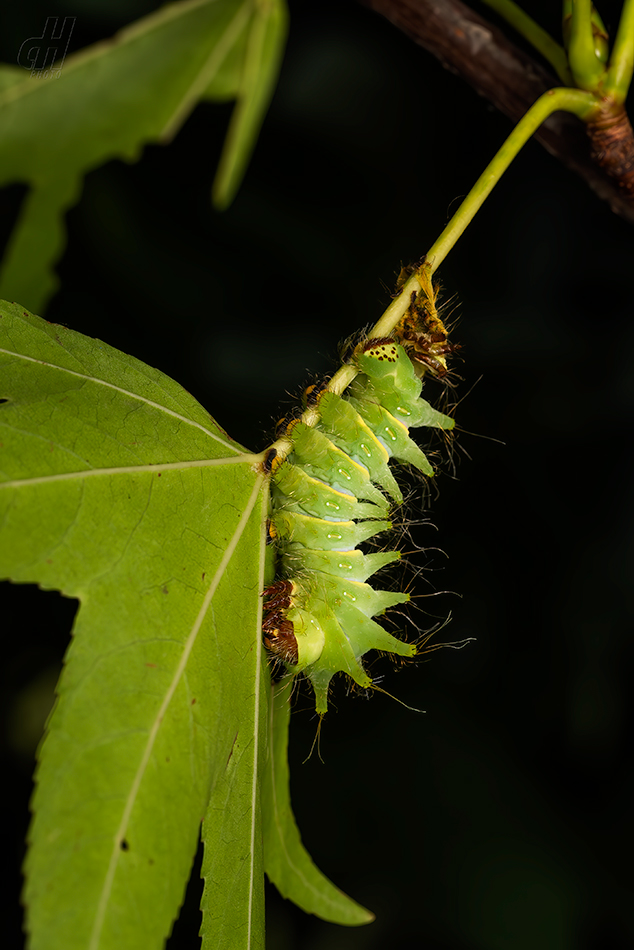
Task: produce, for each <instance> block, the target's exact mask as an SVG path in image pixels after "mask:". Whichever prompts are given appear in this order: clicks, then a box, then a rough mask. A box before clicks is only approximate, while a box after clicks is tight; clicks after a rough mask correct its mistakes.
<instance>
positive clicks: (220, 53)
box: [0, 0, 285, 309]
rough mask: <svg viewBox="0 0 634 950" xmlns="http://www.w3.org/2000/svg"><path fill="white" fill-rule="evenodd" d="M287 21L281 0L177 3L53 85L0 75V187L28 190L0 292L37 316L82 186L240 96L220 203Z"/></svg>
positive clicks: (265, 95)
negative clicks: (201, 110)
mask: <svg viewBox="0 0 634 950" xmlns="http://www.w3.org/2000/svg"><path fill="white" fill-rule="evenodd" d="M284 23H285V14H284V7H283V6H282V0H275V3H274V4H273V6H272V7H271V8H269V5H268V3H262V2H258V0H184V2H181V3H173V4H169V5H167V6H165V7H163V8H162V9H160V10H158V11H157V12H156V13H152V14H150V15H149V16H147V17H144V18H143V19H141V20H139V21H138V22H137V23H135V24H133V25H132V26H130V27H128V28H126V29H124V30H122V31H121V32H120V33H119V34H118V35H117V36H116V37H115V38H114V39H113V40H112V41H110V42H104V43H98V44H96V45H95V46H92V47H90V48H88V49H86V50H83V51H81V52H79V53H76V54H74V55H72V56H69V57H67V58H66V60H65V61H64V64H63V67H62V69H61V74H60V75H59V78H57V79H56V78H49V79H43V78H40V79H38V78H31V77H30V76H29V75H28V74H27V73H26V72H25V71H24V70H16V69H15V68H14V67H8V66H4V67H3V68H2V70H1V71H0V143H2V144H1V145H0V185H4V184H9V183H11V182H16V181H19V182H25V183H27V184H28V185H30V189H31V190H30V192H29V194H28V196H27V197H26V198H25V200H24V204H23V207H22V209H21V213H20V217H19V220H18V223H17V225H16V228H15V230H14V233H13V235H12V237H11V239H10V242H9V245H8V248H7V253H6V256H5V259H4V262H3V267H2V271H1V273H0V293H2V294H3V295H5V296H7V297H10V298H12V299H17V300H22V301H25V302H26V304H27V305H28V306H30V307H32V308H34V309H41V307H42V306H43V304H44V303H45V301H46V300H47V299H48V298H49V297H50V295H51V294H52V293H53V292H54V290H55V288H56V286H57V279H56V277H55V275H54V274H53V270H52V267H53V264H54V263H55V261H56V260H57V259H58V258H59V256H60V255H61V253H62V251H63V248H64V244H65V233H64V223H63V215H64V213H65V212H66V211H67V210H68V208H69V207H71V206H72V205H73V204H74V203H75V202H76V201H77V198H78V196H79V194H80V191H81V185H82V178H83V176H84V175H85V174H86V173H87V172H88V171H90V170H91V169H93V168H96V167H97V166H98V165H101V164H103V163H104V162H106V161H108V160H110V159H113V158H121V159H125V160H127V161H136V159H137V158H138V157H139V155H140V152H141V149H142V147H143V145H144V144H145V143H147V142H152V141H158V140H162V141H167V140H168V139H169V138H170V137H171V136H173V135H174V134H175V132H176V131H177V129H178V128H179V127H180V126H181V125H182V123H183V121H184V120H185V119H186V118H187V116H188V115H189V113H190V112H191V110H192V109H193V107H194V106H195V104H196V103H197V102H198V100H199V99H200V98H201V97H206V98H210V97H211V98H214V99H225V98H227V97H232V96H235V95H239V96H240V100H239V101H240V104H239V107H238V110H237V113H236V115H237V116H238V118H236V119H234V120H233V121H232V129H233V131H232V132H231V134H230V142H229V144H228V151H227V153H226V154H227V156H229V158H225V159H223V162H224V165H223V167H224V168H228V169H229V170H230V188H229V186H227V187H226V188H224V190H223V195H224V199H223V202H224V204H227V203H228V197H227V195H228V194H229V191H230V192H231V194H232V195H233V194H234V193H235V190H236V188H237V187H238V185H239V180H240V178H241V176H242V174H243V173H244V170H245V168H246V163H247V161H248V156H249V153H250V150H251V148H252V146H253V142H254V140H255V137H256V135H257V131H258V129H259V125H260V122H261V120H262V117H263V114H264V111H265V109H266V105H267V103H268V101H269V98H270V93H271V90H272V87H273V84H274V81H275V76H276V70H277V68H278V65H279V59H280V54H281V43H282V41H283V37H284V30H283V26H282V25H281V24H284ZM250 24H252V25H250ZM252 58H253V61H252ZM18 73H21V76H22V78H21V81H20V80H19V78H18ZM227 162H229V164H228V165H227Z"/></svg>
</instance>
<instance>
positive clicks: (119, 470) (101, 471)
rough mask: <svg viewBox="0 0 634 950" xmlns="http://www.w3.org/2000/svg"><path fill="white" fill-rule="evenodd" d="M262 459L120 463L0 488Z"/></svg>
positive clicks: (239, 457)
mask: <svg viewBox="0 0 634 950" xmlns="http://www.w3.org/2000/svg"><path fill="white" fill-rule="evenodd" d="M261 461H262V456H261V455H252V454H248V455H247V454H245V455H236V456H234V457H232V458H220V459H194V460H192V461H188V462H151V463H148V464H147V465H120V466H116V467H113V468H87V469H82V470H80V471H78V472H61V473H59V474H58V475H37V476H35V477H34V478H14V479H12V480H11V481H6V482H0V489H3V488H21V487H23V486H28V487H32V486H33V485H41V484H50V483H51V482H63V481H70V480H73V479H83V478H90V477H92V476H96V475H132V474H135V473H138V472H153V473H161V472H169V471H172V472H173V471H185V470H187V469H188V468H213V467H214V466H218V465H240V464H245V465H246V464H252V465H257V464H258V463H259V462H261Z"/></svg>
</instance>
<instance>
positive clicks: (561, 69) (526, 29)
mask: <svg viewBox="0 0 634 950" xmlns="http://www.w3.org/2000/svg"><path fill="white" fill-rule="evenodd" d="M482 2H483V3H485V4H486V5H487V6H488V7H491V9H492V10H495V12H496V13H499V14H500V16H501V17H504V19H505V20H506V22H507V23H510V24H511V26H512V27H513V28H514V29H515V30H517V32H518V33H519V34H520V36H523V37H524V39H527V40H528V42H529V43H532V45H533V46H534V47H535V49H536V50H537V52H538V53H541V55H542V56H543V57H544V59H545V60H547V62H549V63H550V65H551V66H552V67H553V69H554V70H555V72H556V73H557V75H558V76H559V78H560V80H561V81H562V82H563V83H565V84H566V85H567V86H573V85H574V83H573V81H572V74H571V72H570V69H569V67H568V59H567V57H566V51H565V50H564V48H563V46H560V45H559V43H556V42H555V40H554V39H553V38H552V36H551V35H550V33H547V32H546V30H544V29H543V28H542V27H541V26H540V25H539V24H538V23H535V21H534V20H533V19H532V18H531V17H529V16H528V14H527V13H524V11H523V10H522V8H521V7H518V5H517V4H516V3H513V0H482Z"/></svg>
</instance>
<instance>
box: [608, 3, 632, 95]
mask: <svg viewBox="0 0 634 950" xmlns="http://www.w3.org/2000/svg"><path fill="white" fill-rule="evenodd" d="M633 69H634V0H625V2H624V4H623V9H622V11H621V19H620V21H619V28H618V30H617V33H616V38H615V40H614V46H613V48H612V55H611V56H610V65H609V66H608V74H607V77H606V79H605V82H604V84H603V88H604V90H605V93H606V95H607V96H609V97H610V98H612V99H613V100H614V101H615V102H616V103H617V104H618V105H623V103H624V102H625V99H626V96H627V93H628V90H629V88H630V83H631V81H632V71H633Z"/></svg>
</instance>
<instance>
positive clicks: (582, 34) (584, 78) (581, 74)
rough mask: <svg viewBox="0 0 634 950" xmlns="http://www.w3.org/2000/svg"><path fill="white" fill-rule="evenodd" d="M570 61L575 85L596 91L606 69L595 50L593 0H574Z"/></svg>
mask: <svg viewBox="0 0 634 950" xmlns="http://www.w3.org/2000/svg"><path fill="white" fill-rule="evenodd" d="M568 62H569V64H570V71H571V73H572V76H573V79H574V82H575V85H576V86H578V87H579V88H580V89H587V90H588V91H589V92H596V91H597V90H598V87H599V83H600V82H601V80H602V79H603V76H604V72H605V70H604V67H603V63H602V62H601V60H599V59H598V58H597V54H596V50H595V45H594V31H593V29H592V3H591V0H572V19H571V21H570V41H569V43H568Z"/></svg>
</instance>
